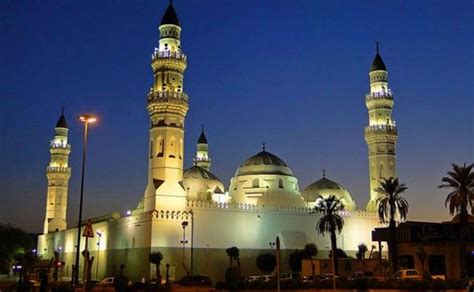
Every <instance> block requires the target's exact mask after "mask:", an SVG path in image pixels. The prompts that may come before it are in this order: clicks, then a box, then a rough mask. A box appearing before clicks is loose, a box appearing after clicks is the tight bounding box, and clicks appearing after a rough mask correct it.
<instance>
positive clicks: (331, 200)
mask: <svg viewBox="0 0 474 292" xmlns="http://www.w3.org/2000/svg"><path fill="white" fill-rule="evenodd" d="M342 210H344V205H343V204H342V203H341V201H340V200H338V199H337V198H336V196H334V195H330V196H329V197H327V198H324V197H322V196H319V197H318V199H317V200H316V206H314V211H315V212H318V213H322V214H323V215H322V216H321V218H319V220H318V223H317V224H316V230H317V231H318V232H319V233H320V234H322V235H323V236H324V234H325V233H329V234H330V237H331V250H332V254H334V255H335V256H334V258H333V265H334V272H335V275H338V274H339V269H338V265H337V253H336V251H337V242H336V232H338V233H341V231H342V228H343V227H344V219H342V217H341V216H340V215H339V214H338V213H339V212H340V211H342Z"/></svg>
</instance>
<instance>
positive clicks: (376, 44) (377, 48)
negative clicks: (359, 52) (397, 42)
mask: <svg viewBox="0 0 474 292" xmlns="http://www.w3.org/2000/svg"><path fill="white" fill-rule="evenodd" d="M375 50H376V52H377V54H378V53H379V52H380V51H379V42H375Z"/></svg>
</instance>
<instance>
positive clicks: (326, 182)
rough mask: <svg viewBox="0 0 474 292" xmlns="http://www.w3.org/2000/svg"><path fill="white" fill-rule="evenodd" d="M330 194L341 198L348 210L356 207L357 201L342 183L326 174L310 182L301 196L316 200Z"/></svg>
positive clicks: (311, 200)
mask: <svg viewBox="0 0 474 292" xmlns="http://www.w3.org/2000/svg"><path fill="white" fill-rule="evenodd" d="M329 195H334V196H336V198H338V199H339V200H341V202H342V203H343V204H344V207H345V209H346V210H353V209H355V203H354V201H353V200H352V197H351V195H350V194H349V192H348V191H347V190H346V189H345V188H344V187H343V186H342V185H340V184H338V183H337V182H335V181H332V180H330V179H328V178H326V177H325V176H323V178H321V179H319V180H317V181H315V182H314V183H312V184H310V185H309V186H307V187H306V188H305V189H304V190H303V191H302V192H301V196H302V197H303V199H304V200H305V201H307V202H314V201H316V199H317V198H318V197H319V196H323V197H326V196H329Z"/></svg>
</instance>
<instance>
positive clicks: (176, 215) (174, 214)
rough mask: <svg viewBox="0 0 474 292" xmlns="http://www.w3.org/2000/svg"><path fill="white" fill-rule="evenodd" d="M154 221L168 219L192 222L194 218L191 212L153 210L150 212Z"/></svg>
mask: <svg viewBox="0 0 474 292" xmlns="http://www.w3.org/2000/svg"><path fill="white" fill-rule="evenodd" d="M150 214H151V218H152V219H168V220H190V219H191V218H192V216H193V212H192V210H190V211H172V210H153V211H151V212H150Z"/></svg>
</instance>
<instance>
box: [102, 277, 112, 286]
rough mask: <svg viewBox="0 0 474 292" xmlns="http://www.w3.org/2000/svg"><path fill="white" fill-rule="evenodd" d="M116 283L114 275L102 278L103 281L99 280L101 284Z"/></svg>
mask: <svg viewBox="0 0 474 292" xmlns="http://www.w3.org/2000/svg"><path fill="white" fill-rule="evenodd" d="M113 284H114V277H108V278H105V279H102V281H100V282H99V285H113Z"/></svg>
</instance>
